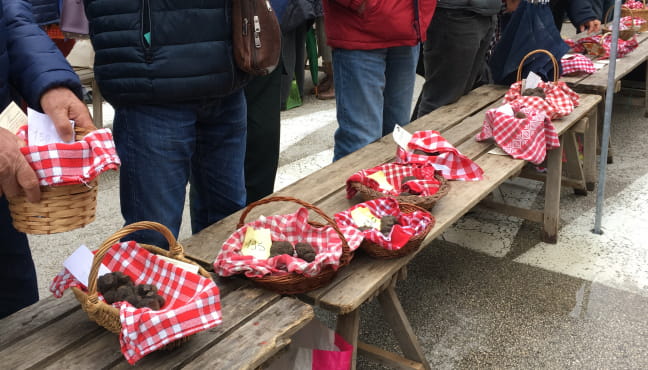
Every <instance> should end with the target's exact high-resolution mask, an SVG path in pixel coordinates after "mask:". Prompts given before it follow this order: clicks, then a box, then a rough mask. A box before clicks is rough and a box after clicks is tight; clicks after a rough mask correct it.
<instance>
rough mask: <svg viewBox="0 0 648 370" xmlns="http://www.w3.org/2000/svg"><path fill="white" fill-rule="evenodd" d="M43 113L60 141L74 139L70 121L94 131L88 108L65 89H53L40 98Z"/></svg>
mask: <svg viewBox="0 0 648 370" xmlns="http://www.w3.org/2000/svg"><path fill="white" fill-rule="evenodd" d="M40 103H41V107H43V112H44V113H45V114H47V115H48V116H50V118H51V119H52V121H54V126H56V131H57V132H58V134H59V136H61V139H63V140H64V141H66V142H68V141H71V140H73V139H74V132H73V130H72V126H71V125H70V120H73V121H74V124H75V125H76V126H78V127H82V128H85V129H87V130H90V131H92V130H96V129H97V128H96V127H95V126H94V124H93V123H92V118H91V117H90V112H89V111H88V107H86V105H85V104H84V103H83V102H82V101H81V100H79V98H77V97H76V95H74V93H73V92H72V91H70V89H68V88H66V87H55V88H53V89H50V90H47V91H46V92H45V94H43V96H41V101H40Z"/></svg>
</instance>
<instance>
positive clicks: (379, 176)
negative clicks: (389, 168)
mask: <svg viewBox="0 0 648 370" xmlns="http://www.w3.org/2000/svg"><path fill="white" fill-rule="evenodd" d="M367 177H368V178H370V179H372V180H374V181H375V182H377V183H378V186H379V187H380V188H381V189H383V190H384V191H392V190H394V186H393V185H392V184H390V183H389V181H387V176H385V173H384V172H383V171H376V172H374V173H372V174H371V175H369V176H367Z"/></svg>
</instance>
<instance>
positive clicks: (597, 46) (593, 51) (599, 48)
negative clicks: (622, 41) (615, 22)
mask: <svg viewBox="0 0 648 370" xmlns="http://www.w3.org/2000/svg"><path fill="white" fill-rule="evenodd" d="M608 35H611V33H610V32H607V33H604V34H601V38H600V40H599V42H595V41H593V42H583V47H584V48H585V50H587V54H589V55H593V56H595V57H597V58H598V57H602V56H604V55H605V53H606V52H607V51H606V50H605V48H604V47H603V45H602V44H603V41H604V40H605V38H606V37H608Z"/></svg>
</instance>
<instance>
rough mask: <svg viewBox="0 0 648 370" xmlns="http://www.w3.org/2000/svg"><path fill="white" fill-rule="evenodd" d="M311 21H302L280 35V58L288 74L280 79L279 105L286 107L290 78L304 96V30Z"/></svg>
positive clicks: (290, 83)
mask: <svg viewBox="0 0 648 370" xmlns="http://www.w3.org/2000/svg"><path fill="white" fill-rule="evenodd" d="M311 24H312V22H304V23H303V24H302V25H301V26H299V27H297V28H295V29H294V30H292V31H288V32H284V33H283V34H282V35H281V59H282V61H283V65H284V67H285V69H286V72H287V73H288V74H286V75H284V76H283V77H282V79H281V107H283V108H286V103H287V102H288V95H290V88H291V86H292V80H293V79H294V80H295V81H296V82H297V89H298V90H299V96H301V97H303V96H304V70H305V68H304V67H305V64H304V63H305V62H306V32H307V31H308V28H309V25H311Z"/></svg>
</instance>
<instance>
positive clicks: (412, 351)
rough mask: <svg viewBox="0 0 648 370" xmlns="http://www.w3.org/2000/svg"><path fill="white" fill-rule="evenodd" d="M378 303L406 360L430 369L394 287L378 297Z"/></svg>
mask: <svg viewBox="0 0 648 370" xmlns="http://www.w3.org/2000/svg"><path fill="white" fill-rule="evenodd" d="M378 302H379V303H380V306H381V307H382V310H383V313H384V315H385V318H386V320H387V322H388V324H389V326H390V327H391V328H392V331H393V332H394V335H395V336H396V339H397V340H398V344H399V345H400V347H401V349H402V350H403V354H404V355H405V357H406V358H408V359H410V360H414V361H417V362H420V363H421V364H422V365H423V368H424V369H430V365H429V364H428V362H427V360H426V359H425V355H424V354H423V350H422V349H421V345H420V344H419V342H418V339H417V338H416V335H415V334H414V330H413V329H412V326H411V325H410V323H409V320H408V319H407V316H406V315H405V311H403V306H401V303H400V300H399V299H398V295H396V291H395V290H394V287H391V286H390V287H388V288H387V289H385V290H383V291H382V292H381V293H380V294H379V295H378Z"/></svg>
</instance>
